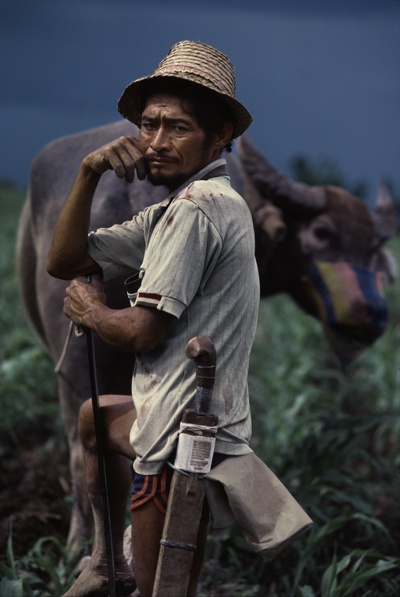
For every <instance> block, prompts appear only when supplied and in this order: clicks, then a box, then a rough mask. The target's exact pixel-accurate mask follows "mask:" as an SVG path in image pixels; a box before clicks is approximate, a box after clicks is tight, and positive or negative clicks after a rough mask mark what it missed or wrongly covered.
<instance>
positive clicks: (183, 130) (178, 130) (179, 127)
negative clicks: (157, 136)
mask: <svg viewBox="0 0 400 597" xmlns="http://www.w3.org/2000/svg"><path fill="white" fill-rule="evenodd" d="M172 130H173V131H174V132H175V133H186V131H187V128H186V127H185V126H183V125H182V124H174V125H173V127H172Z"/></svg>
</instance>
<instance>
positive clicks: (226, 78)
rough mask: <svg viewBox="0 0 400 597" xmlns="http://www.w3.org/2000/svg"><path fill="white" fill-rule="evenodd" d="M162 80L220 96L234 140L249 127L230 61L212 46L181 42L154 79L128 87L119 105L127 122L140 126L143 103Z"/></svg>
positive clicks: (149, 77)
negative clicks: (167, 78)
mask: <svg viewBox="0 0 400 597" xmlns="http://www.w3.org/2000/svg"><path fill="white" fill-rule="evenodd" d="M162 77H169V78H173V79H180V80H185V81H190V82H191V83H194V84H196V85H201V87H203V88H207V89H208V90H210V91H212V92H214V93H216V94H218V97H219V98H220V99H221V100H222V101H223V102H224V103H225V104H226V105H227V106H228V108H229V113H230V118H229V120H231V121H232V124H233V135H232V138H233V139H235V138H236V137H239V136H240V135H241V134H242V133H244V131H245V130H246V129H247V128H248V127H249V126H250V124H251V122H252V120H253V119H252V117H251V115H250V113H249V112H248V111H247V110H246V108H245V107H244V106H243V105H242V104H241V103H240V102H239V101H238V100H237V99H236V98H235V73H234V70H233V66H232V63H231V62H230V60H229V58H228V57H227V56H225V54H222V52H219V51H218V50H216V49H215V48H213V47H212V46H209V45H207V44H204V43H201V42H194V41H180V42H178V43H177V44H175V45H174V46H172V48H171V49H170V51H169V53H168V55H167V56H166V58H164V60H162V61H161V62H160V64H159V65H158V66H157V68H156V70H155V71H154V73H153V74H152V75H149V76H148V77H142V78H141V79H136V80H135V81H132V83H130V85H128V87H126V89H125V91H124V92H123V94H122V96H121V98H120V100H119V102H118V110H119V112H120V113H121V114H122V116H124V118H127V119H128V120H130V121H131V122H133V123H134V124H136V125H138V124H139V121H140V115H141V114H140V112H141V109H142V106H143V103H144V102H143V99H144V98H145V96H146V93H147V92H148V91H150V90H151V85H152V83H153V82H155V81H160V80H161V79H162ZM166 82H167V80H166ZM167 88H168V87H167Z"/></svg>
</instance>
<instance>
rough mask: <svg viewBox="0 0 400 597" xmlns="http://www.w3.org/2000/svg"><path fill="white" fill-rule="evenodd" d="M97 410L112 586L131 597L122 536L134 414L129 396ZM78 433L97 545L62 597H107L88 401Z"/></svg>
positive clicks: (103, 401)
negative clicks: (109, 526) (101, 436)
mask: <svg viewBox="0 0 400 597" xmlns="http://www.w3.org/2000/svg"><path fill="white" fill-rule="evenodd" d="M100 408H101V414H102V417H103V421H104V428H105V435H106V445H107V455H106V470H107V481H108V483H107V485H108V496H109V503H110V516H111V524H112V540H113V548H114V560H115V581H116V587H117V589H118V595H129V594H130V593H131V592H132V591H133V590H134V588H135V580H134V575H133V571H132V570H131V569H130V567H129V566H128V564H127V563H126V560H125V558H124V555H123V536H124V530H125V516H126V510H127V500H128V495H129V490H130V485H131V480H132V461H133V460H134V458H135V454H134V452H133V449H132V447H131V445H130V444H129V432H130V429H131V426H132V423H133V421H134V420H135V416H136V413H135V410H134V408H133V403H132V398H131V397H130V396H115V395H110V396H101V397H100ZM78 427H79V436H80V440H81V442H82V445H83V449H84V458H85V472H86V482H87V490H88V495H89V499H90V502H91V505H92V509H93V517H94V527H95V539H94V546H93V552H92V557H91V560H90V563H89V564H88V566H87V567H86V568H85V569H84V570H83V572H82V573H81V575H80V576H79V577H78V579H77V580H76V582H75V583H74V585H73V587H72V588H71V589H70V590H69V591H68V592H67V593H66V594H65V596H64V597H100V596H101V595H105V596H106V595H108V574H107V552H106V544H105V537H104V520H103V509H102V503H101V492H100V482H99V474H98V460H97V448H96V436H95V429H94V422H93V409H92V403H91V400H88V401H86V402H85V403H84V404H83V405H82V407H81V410H80V413H79V422H78Z"/></svg>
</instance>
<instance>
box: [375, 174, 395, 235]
mask: <svg viewBox="0 0 400 597" xmlns="http://www.w3.org/2000/svg"><path fill="white" fill-rule="evenodd" d="M371 216H372V221H373V223H374V229H375V235H376V244H377V246H379V245H382V244H383V243H384V242H385V241H387V240H388V239H389V238H391V237H392V236H394V235H395V233H396V228H397V217H396V210H395V207H394V202H393V198H392V196H391V194H390V191H389V188H388V186H387V184H386V183H385V182H384V181H383V180H382V179H381V180H380V181H379V186H378V197H377V200H376V204H375V209H374V210H373V211H372V212H371Z"/></svg>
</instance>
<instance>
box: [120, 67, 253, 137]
mask: <svg viewBox="0 0 400 597" xmlns="http://www.w3.org/2000/svg"><path fill="white" fill-rule="evenodd" d="M168 79H171V80H176V79H181V80H182V81H186V82H188V83H189V84H190V85H191V86H195V87H199V88H203V89H204V88H206V87H205V86H203V85H200V84H199V83H197V82H195V81H190V80H188V78H187V77H179V76H176V75H174V76H170V75H169V76H168V75H150V76H148V77H143V78H141V79H136V80H135V81H132V83H130V84H129V85H128V86H127V87H126V89H125V90H124V92H123V94H122V95H121V97H120V99H119V101H118V111H119V113H120V114H121V115H122V116H123V117H124V118H126V119H127V120H130V121H131V122H133V123H134V124H136V125H137V126H140V119H141V110H142V107H143V105H144V101H145V98H146V96H147V95H148V94H149V93H150V92H151V90H152V87H153V86H154V83H156V82H157V81H161V80H162V81H165V83H166V87H167V86H168V81H167V80H168ZM206 89H208V91H209V92H210V94H212V95H213V94H214V95H216V96H218V97H219V99H220V100H222V102H223V103H225V104H226V106H227V108H228V111H229V115H230V117H229V120H230V121H231V122H232V125H233V133H232V139H236V138H237V137H240V135H242V134H243V133H244V132H245V131H246V130H247V129H248V128H249V126H250V125H251V123H252V122H253V117H252V116H251V114H250V112H249V111H248V110H247V109H246V108H245V107H244V106H243V104H241V103H240V102H239V101H238V100H237V99H235V98H233V97H231V96H230V95H228V94H225V93H221V92H217V91H214V90H212V89H209V88H206Z"/></svg>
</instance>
